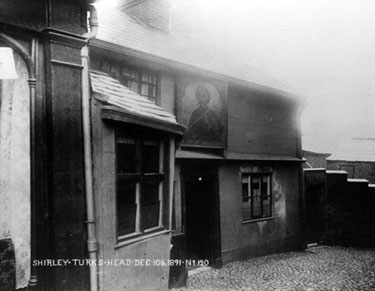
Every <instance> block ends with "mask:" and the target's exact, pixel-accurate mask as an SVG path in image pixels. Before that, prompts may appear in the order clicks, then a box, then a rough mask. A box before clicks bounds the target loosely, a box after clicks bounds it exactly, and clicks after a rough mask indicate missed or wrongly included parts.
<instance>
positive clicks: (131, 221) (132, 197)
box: [117, 183, 137, 235]
mask: <svg viewBox="0 0 375 291" xmlns="http://www.w3.org/2000/svg"><path fill="white" fill-rule="evenodd" d="M136 215H137V204H136V183H119V185H118V187H117V228H118V235H125V234H129V233H133V232H135V230H136Z"/></svg>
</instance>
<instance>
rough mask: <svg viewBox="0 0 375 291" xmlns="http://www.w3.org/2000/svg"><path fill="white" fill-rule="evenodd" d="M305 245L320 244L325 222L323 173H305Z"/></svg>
mask: <svg viewBox="0 0 375 291" xmlns="http://www.w3.org/2000/svg"><path fill="white" fill-rule="evenodd" d="M305 199H306V243H307V244H311V243H318V244H319V243H322V241H323V237H324V234H325V228H326V226H325V220H326V174H325V171H324V172H323V171H321V170H316V171H314V170H311V171H305Z"/></svg>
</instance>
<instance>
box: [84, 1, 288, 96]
mask: <svg viewBox="0 0 375 291" xmlns="http://www.w3.org/2000/svg"><path fill="white" fill-rule="evenodd" d="M103 2H105V1H103ZM96 8H97V11H98V18H99V28H98V34H97V36H96V39H93V40H92V41H91V44H93V45H97V46H100V47H106V48H110V49H111V48H113V46H117V47H119V49H120V48H126V49H128V50H131V51H135V52H141V53H143V54H147V55H150V56H155V57H157V58H160V60H161V61H162V62H163V63H168V62H172V63H176V64H182V65H188V66H191V67H193V68H197V69H200V70H206V71H208V72H213V73H215V74H219V75H221V76H223V77H224V78H225V77H228V78H230V80H232V79H233V80H236V81H242V82H245V83H247V84H249V85H250V84H252V85H254V84H255V85H260V86H263V87H268V88H270V89H274V90H278V91H282V92H285V93H286V95H287V96H288V97H291V94H290V93H288V92H291V91H292V90H291V89H290V88H289V87H287V86H285V85H283V84H281V83H279V82H277V81H275V80H274V79H272V78H270V77H268V76H266V75H265V74H263V73H261V72H259V71H257V70H255V69H254V68H252V67H251V66H250V65H249V64H247V63H246V62H245V61H244V60H243V59H242V58H236V56H234V55H232V54H230V53H225V52H222V51H220V50H219V49H217V48H213V47H209V46H207V45H201V44H200V43H197V42H193V41H191V40H190V39H189V38H187V37H185V36H183V35H182V34H181V33H180V34H174V33H173V32H170V33H166V32H162V31H158V30H156V29H154V28H151V27H148V26H147V25H144V24H142V23H140V22H139V21H137V20H136V19H134V18H132V17H130V16H129V15H127V14H126V13H125V12H123V11H121V10H119V9H118V8H112V7H107V6H106V5H105V4H103V3H100V2H99V3H97V4H96ZM120 50H121V49H120ZM122 52H124V50H122ZM294 97H295V96H293V98H294Z"/></svg>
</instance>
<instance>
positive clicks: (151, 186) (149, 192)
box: [141, 181, 160, 229]
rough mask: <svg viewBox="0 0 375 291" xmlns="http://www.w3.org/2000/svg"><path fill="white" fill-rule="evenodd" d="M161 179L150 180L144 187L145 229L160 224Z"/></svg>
mask: <svg viewBox="0 0 375 291" xmlns="http://www.w3.org/2000/svg"><path fill="white" fill-rule="evenodd" d="M159 185H160V182H159V181H149V182H145V183H144V184H143V189H142V200H141V201H142V202H141V203H142V227H143V229H147V228H151V227H155V226H158V225H159V210H160V200H159Z"/></svg>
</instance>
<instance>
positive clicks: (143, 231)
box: [115, 129, 169, 244]
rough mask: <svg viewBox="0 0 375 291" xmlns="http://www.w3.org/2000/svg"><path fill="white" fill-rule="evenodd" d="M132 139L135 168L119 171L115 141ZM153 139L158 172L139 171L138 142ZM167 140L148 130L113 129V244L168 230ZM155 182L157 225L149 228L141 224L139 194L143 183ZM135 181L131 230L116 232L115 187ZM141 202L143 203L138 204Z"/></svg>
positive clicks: (140, 149) (116, 192)
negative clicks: (132, 227) (114, 239)
mask: <svg viewBox="0 0 375 291" xmlns="http://www.w3.org/2000/svg"><path fill="white" fill-rule="evenodd" d="M121 138H125V139H134V140H135V149H136V158H135V161H136V164H137V165H136V169H135V173H119V171H118V167H119V164H118V163H119V154H118V153H119V152H118V144H119V139H121ZM146 140H153V141H156V143H157V144H158V147H159V160H158V163H159V166H158V172H148V173H146V172H144V171H142V145H144V141H146ZM168 159H169V152H168V139H167V138H166V137H165V136H163V135H161V136H160V135H158V134H156V133H149V132H147V131H145V132H143V131H141V132H139V131H137V133H132V132H125V131H122V130H121V129H116V130H115V167H116V169H115V175H116V178H115V179H116V185H115V196H116V197H115V216H116V218H115V221H116V232H115V233H116V239H117V244H119V243H122V242H127V241H129V240H130V241H133V240H136V241H138V240H140V239H142V238H143V237H145V236H148V235H154V234H159V233H160V232H165V231H169V223H168V220H167V218H168V215H167V211H168V209H167V205H168V201H169V199H168V197H169V196H168V177H169V176H168V175H169V169H168ZM155 181H158V182H159V186H158V189H159V190H158V192H159V193H158V198H159V200H158V201H159V214H158V224H157V225H156V226H152V227H148V228H146V227H144V226H143V225H142V211H144V210H143V209H144V204H143V203H142V202H143V201H142V197H145V194H144V193H143V188H144V185H145V184H146V183H149V182H155ZM127 182H130V183H135V204H136V213H135V227H134V228H135V229H134V231H133V232H129V233H125V234H120V231H119V224H120V222H119V195H120V193H119V187H120V183H124V184H125V183H127ZM142 205H143V206H142Z"/></svg>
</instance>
